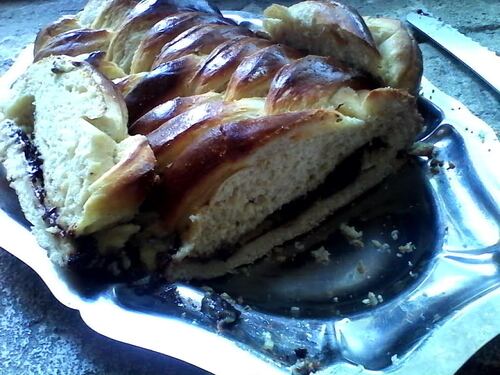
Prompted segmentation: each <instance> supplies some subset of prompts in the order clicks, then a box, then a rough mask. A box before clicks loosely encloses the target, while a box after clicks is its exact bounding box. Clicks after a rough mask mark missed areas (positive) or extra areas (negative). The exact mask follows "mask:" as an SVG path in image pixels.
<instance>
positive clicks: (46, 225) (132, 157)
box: [0, 56, 155, 263]
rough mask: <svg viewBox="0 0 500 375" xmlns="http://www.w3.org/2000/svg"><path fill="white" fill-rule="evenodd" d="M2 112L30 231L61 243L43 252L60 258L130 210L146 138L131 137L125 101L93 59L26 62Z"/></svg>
mask: <svg viewBox="0 0 500 375" xmlns="http://www.w3.org/2000/svg"><path fill="white" fill-rule="evenodd" d="M2 114H3V117H4V120H3V121H2V122H1V123H0V128H1V132H2V137H1V138H0V143H2V147H1V152H0V155H1V156H0V157H1V159H2V161H3V162H4V166H5V167H6V170H7V175H8V177H9V178H10V180H11V181H12V185H13V187H14V188H15V189H16V191H17V193H18V195H19V196H20V197H23V198H21V199H20V202H21V205H22V208H23V211H24V212H25V213H27V218H28V220H30V221H31V222H32V224H33V225H34V233H35V234H37V235H38V236H42V237H47V238H42V239H40V243H41V244H42V245H45V244H51V243H52V244H54V243H58V245H57V246H55V247H54V248H48V250H49V251H51V252H56V253H58V252H61V254H60V256H55V257H56V258H57V259H59V261H60V263H64V262H66V261H68V259H69V258H68V257H69V255H70V253H71V248H73V250H74V251H76V248H75V247H74V246H73V245H71V243H72V242H71V241H72V239H73V238H78V237H81V236H85V235H89V234H92V233H95V232H97V231H99V230H102V229H105V228H110V227H112V226H114V225H116V224H119V223H122V222H126V221H128V220H130V219H131V218H132V217H133V216H134V215H135V213H136V212H137V210H138V207H139V205H140V204H141V203H142V201H143V200H144V198H145V195H146V192H147V190H148V189H149V186H150V185H151V182H152V177H153V168H154V164H155V158H154V155H153V153H152V151H151V149H150V147H149V145H148V143H147V140H146V138H145V137H143V136H134V137H129V136H128V134H127V113H126V108H125V105H124V102H123V99H122V98H121V96H120V95H119V94H118V93H117V92H116V91H115V90H114V88H113V86H112V84H111V83H110V82H109V81H108V80H107V79H105V78H104V77H103V76H102V75H101V74H100V73H98V72H97V71H96V70H95V69H94V68H93V67H92V66H91V65H90V64H88V63H85V62H81V61H76V60H73V59H71V58H69V57H65V56H53V57H48V58H46V59H43V60H41V61H39V62H38V63H35V64H33V65H31V66H30V67H29V68H28V70H27V71H26V72H25V73H24V74H23V75H22V76H21V77H20V78H19V79H18V81H16V82H15V83H14V85H13V87H12V89H11V93H10V99H9V100H8V101H7V102H6V103H3V104H2ZM21 166H23V168H22V169H17V168H20V167H21ZM36 215H38V216H39V218H41V219H42V220H41V221H40V219H39V218H36V219H35V218H34V216H36ZM51 236H52V237H54V238H52V237H51Z"/></svg>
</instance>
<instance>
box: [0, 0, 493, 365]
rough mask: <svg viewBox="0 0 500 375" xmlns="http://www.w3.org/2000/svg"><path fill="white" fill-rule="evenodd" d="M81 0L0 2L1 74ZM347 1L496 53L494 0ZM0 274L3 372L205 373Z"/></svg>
mask: <svg viewBox="0 0 500 375" xmlns="http://www.w3.org/2000/svg"><path fill="white" fill-rule="evenodd" d="M277 2H278V3H283V4H286V3H293V1H292V2H286V1H277ZM84 3H85V1H84V0H67V1H62V0H37V1H28V0H7V1H6V0H4V1H2V2H0V74H1V73H2V72H4V71H5V70H7V69H8V68H9V66H10V65H11V64H12V62H13V60H14V59H15V57H16V55H17V53H18V52H19V51H20V50H21V49H22V48H23V46H24V45H26V44H27V43H30V42H32V41H33V40H34V36H35V34H36V32H37V30H38V29H39V28H40V27H41V26H43V25H45V24H47V23H49V22H51V21H53V20H55V19H57V18H58V17H59V16H61V15H63V14H73V13H75V12H77V11H78V10H79V9H81V7H82V6H83V4H84ZM215 3H217V5H219V6H220V7H221V8H222V9H236V10H247V11H252V12H261V10H262V9H263V8H264V7H265V6H267V5H268V4H270V3H271V1H254V2H250V3H249V2H246V1H235V0H232V1H216V2H215ZM349 3H350V4H351V5H353V6H354V7H356V8H357V9H358V10H359V11H360V13H361V14H363V15H379V16H389V17H396V18H404V16H405V15H406V14H407V13H408V12H410V11H412V10H416V9H423V10H426V11H429V12H431V13H433V14H434V15H435V16H436V17H441V19H442V20H443V21H444V22H446V23H448V24H450V25H452V26H454V27H455V28H457V29H458V30H459V31H461V32H462V33H464V34H466V35H468V36H470V37H471V38H473V39H475V40H476V41H478V42H480V43H481V44H483V45H484V46H487V47H488V48H490V49H491V50H493V51H495V52H497V53H499V52H500V23H499V20H498V16H499V15H500V2H499V1H497V0H477V1H469V0H449V1H431V0H421V1H413V0H385V1H383V0H371V1H370V0H355V1H350V2H349ZM421 48H422V52H423V55H424V74H425V76H426V77H427V78H428V79H429V80H430V81H431V82H433V83H434V84H435V85H436V86H437V87H439V88H440V89H441V90H443V91H444V92H446V93H448V94H450V95H452V96H454V97H456V98H457V99H458V100H460V101H462V102H463V103H464V104H465V105H466V106H468V107H469V109H471V111H472V112H473V113H475V114H476V115H477V116H479V117H480V118H482V119H483V120H484V121H486V122H487V123H488V124H490V126H492V127H493V128H494V129H495V130H496V132H497V134H500V111H499V108H500V106H499V104H500V102H499V99H498V96H495V93H494V91H493V90H492V89H490V88H489V87H488V86H487V85H485V84H484V83H483V82H482V81H481V80H480V79H478V78H476V77H475V76H474V75H473V74H472V73H471V72H470V71H469V70H467V69H466V68H464V67H463V66H462V65H460V64H459V63H457V62H456V61H454V60H453V59H451V58H450V57H449V56H448V55H447V54H446V53H444V52H442V51H441V50H439V49H437V48H435V47H434V46H433V45H431V44H429V43H427V42H424V43H422V44H421ZM0 235H3V234H0ZM0 275H1V277H0V373H1V374H32V373H34V374H37V373H43V374H110V375H114V374H206V372H204V371H202V370H199V369H197V368H196V367H194V366H191V365H187V364H184V363H183V362H181V361H178V360H176V359H172V358H170V357H166V356H163V355H160V354H156V353H152V352H149V351H147V350H143V349H140V348H136V347H132V346H129V345H126V344H122V343H119V342H116V341H114V340H111V339H108V338H106V337H103V336H101V335H99V334H96V333H95V332H93V331H92V330H91V329H90V328H88V327H87V326H86V325H85V324H84V323H83V321H82V320H81V319H80V316H79V314H78V313H77V312H76V311H73V310H70V309H68V308H65V307H63V306H62V305H61V304H60V303H59V302H58V301H57V300H56V299H55V298H54V297H53V296H52V295H51V294H50V292H49V291H48V289H47V288H46V286H45V285H44V284H43V282H42V281H41V280H40V279H39V277H38V276H37V275H36V274H35V273H34V272H33V271H31V270H30V269H29V268H28V267H27V266H25V265H24V264H22V263H21V262H20V261H18V260H17V259H15V258H14V257H13V256H11V255H9V254H7V253H6V252H5V251H3V250H2V249H0ZM499 348H500V340H499V339H498V337H497V339H495V340H493V341H492V342H491V343H490V344H488V345H487V347H486V348H485V349H483V350H481V351H480V352H479V353H478V354H477V355H476V356H474V357H473V358H472V359H471V360H470V361H469V362H468V363H467V364H466V365H465V366H464V367H463V368H462V369H461V370H460V372H459V373H460V374H461V375H465V374H476V373H482V374H484V373H487V372H490V371H491V372H492V373H494V372H496V373H498V371H499V368H500V359H499V351H500V349H499Z"/></svg>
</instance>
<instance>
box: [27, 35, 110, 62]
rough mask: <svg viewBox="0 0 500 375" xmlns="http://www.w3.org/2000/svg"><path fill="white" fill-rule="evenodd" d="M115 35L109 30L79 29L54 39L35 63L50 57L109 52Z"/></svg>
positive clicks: (35, 59)
mask: <svg viewBox="0 0 500 375" xmlns="http://www.w3.org/2000/svg"><path fill="white" fill-rule="evenodd" d="M112 36H113V34H112V33H110V32H109V31H107V30H94V29H77V30H70V31H66V32H63V33H60V34H58V35H56V36H54V37H52V38H51V39H50V40H49V41H47V42H46V44H45V45H44V46H43V47H41V48H39V49H38V51H37V52H36V53H35V57H34V61H38V60H41V59H43V58H44V57H48V56H55V55H66V56H78V55H82V54H85V53H91V52H97V51H107V50H108V46H109V43H110V41H111V38H112Z"/></svg>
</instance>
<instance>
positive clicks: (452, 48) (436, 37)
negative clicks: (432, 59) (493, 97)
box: [406, 12, 500, 94]
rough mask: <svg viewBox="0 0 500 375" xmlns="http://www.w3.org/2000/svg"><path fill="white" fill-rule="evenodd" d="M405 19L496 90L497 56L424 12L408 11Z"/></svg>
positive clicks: (498, 77) (498, 88)
mask: <svg viewBox="0 0 500 375" xmlns="http://www.w3.org/2000/svg"><path fill="white" fill-rule="evenodd" d="M406 19H407V21H408V22H409V23H410V24H411V25H412V26H413V27H415V28H416V29H417V30H419V31H420V32H422V33H423V34H425V35H427V36H428V37H429V38H430V39H432V40H433V41H434V42H435V43H437V44H438V45H439V46H441V47H442V48H443V49H445V50H447V51H448V52H449V53H451V54H452V55H453V56H455V57H456V58H457V59H458V60H459V61H461V62H462V63H463V64H464V65H466V66H467V67H468V68H469V69H471V70H472V71H473V72H474V73H476V74H477V75H478V76H479V77H480V78H482V79H483V80H484V81H485V82H486V83H487V84H489V85H490V86H491V87H492V88H493V89H495V90H496V93H497V94H500V57H499V56H497V55H496V53H495V52H492V51H490V50H489V49H487V48H486V47H483V46H482V45H480V44H479V43H477V42H475V41H474V40H472V39H470V38H469V37H467V36H465V35H463V34H461V33H460V32H459V31H458V30H456V29H454V28H453V27H451V26H449V25H447V24H445V23H443V22H442V21H440V20H437V19H436V18H434V17H432V16H431V15H430V14H428V13H424V12H412V13H410V14H408V15H407V16H406Z"/></svg>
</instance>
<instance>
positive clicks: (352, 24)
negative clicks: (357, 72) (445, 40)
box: [263, 0, 423, 94]
mask: <svg viewBox="0 0 500 375" xmlns="http://www.w3.org/2000/svg"><path fill="white" fill-rule="evenodd" d="M264 15H265V18H264V20H263V25H264V28H265V29H266V31H267V32H268V33H269V34H270V35H271V37H272V38H273V40H275V41H277V42H283V43H286V44H289V45H291V46H293V47H295V48H299V49H302V50H305V51H308V52H309V53H314V54H318V55H322V56H334V57H335V58H337V59H338V60H340V61H342V62H344V63H347V64H348V65H351V66H353V67H355V68H358V69H361V70H363V71H365V72H368V73H370V74H371V75H372V76H373V77H374V78H378V79H380V80H381V81H382V82H383V83H384V84H386V85H388V86H391V87H396V88H401V89H405V90H407V91H409V92H411V93H413V94H416V92H417V90H418V86H419V84H420V77H421V76H422V69H423V68H422V57H421V53H420V49H419V48H418V45H417V43H416V42H415V40H414V38H413V36H412V35H411V33H410V32H409V30H408V29H407V28H406V27H405V26H404V25H403V24H402V23H401V22H400V21H397V20H392V19H388V18H375V17H361V16H360V15H359V14H358V13H357V11H356V10H355V9H353V8H351V7H348V6H347V5H345V4H343V3H340V2H337V1H331V0H310V1H304V2H301V3H298V4H295V5H292V6H290V7H288V8H287V7H284V6H281V5H271V6H270V7H268V8H267V9H266V10H265V11H264ZM353 56H354V57H355V58H352V57H353Z"/></svg>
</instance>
